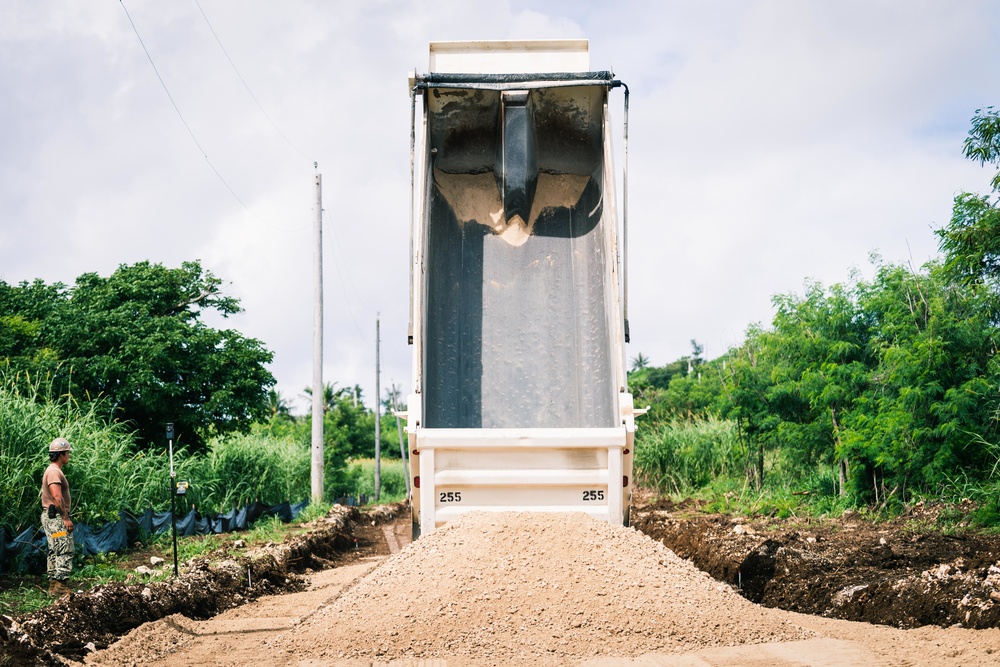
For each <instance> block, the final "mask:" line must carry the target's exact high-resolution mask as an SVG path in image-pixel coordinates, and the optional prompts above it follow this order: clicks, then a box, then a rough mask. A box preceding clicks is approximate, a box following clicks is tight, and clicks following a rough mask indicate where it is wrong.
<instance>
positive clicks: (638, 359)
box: [632, 352, 649, 371]
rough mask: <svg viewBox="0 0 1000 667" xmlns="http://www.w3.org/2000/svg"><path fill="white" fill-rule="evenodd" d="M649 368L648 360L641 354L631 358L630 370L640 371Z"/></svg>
mask: <svg viewBox="0 0 1000 667" xmlns="http://www.w3.org/2000/svg"><path fill="white" fill-rule="evenodd" d="M647 366H649V358H648V357H646V356H644V355H643V354H642V352H640V353H639V354H637V355H635V356H634V357H632V370H633V371H641V370H642V369H643V368H646V367H647Z"/></svg>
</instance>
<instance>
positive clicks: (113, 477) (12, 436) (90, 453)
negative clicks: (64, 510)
mask: <svg viewBox="0 0 1000 667" xmlns="http://www.w3.org/2000/svg"><path fill="white" fill-rule="evenodd" d="M103 407H105V406H103V404H102V403H101V402H100V401H92V402H86V403H77V402H75V401H74V400H73V399H72V398H69V397H62V398H58V399H47V400H41V398H40V394H39V392H38V391H37V389H31V388H30V387H27V388H26V385H25V383H23V382H19V383H17V384H15V383H14V382H10V381H8V380H7V379H6V378H4V377H3V376H2V374H0V525H2V526H6V527H7V528H9V529H13V530H18V529H22V528H26V527H28V526H30V525H35V526H37V525H38V524H39V515H40V514H41V501H40V498H39V493H40V490H41V479H42V473H43V472H44V470H45V468H46V466H48V464H49V460H48V444H49V442H51V441H52V439H53V438H55V437H57V436H62V437H65V438H67V439H68V440H69V441H70V442H71V443H72V444H73V452H72V454H71V455H70V461H69V463H68V464H67V465H66V467H65V469H64V472H65V474H66V477H67V479H68V480H69V483H70V493H71V496H72V500H73V518H74V520H76V521H82V522H84V523H87V524H90V525H92V526H97V525H100V524H101V523H103V522H105V521H111V520H115V519H117V518H118V513H119V511H120V510H122V509H131V510H142V509H144V508H146V507H150V506H152V507H154V508H156V509H165V508H166V507H168V506H169V504H170V490H169V489H170V464H169V460H168V455H167V452H165V451H163V450H162V449H138V448H137V447H136V445H135V440H134V438H133V435H132V433H131V432H130V431H129V430H128V429H127V427H125V426H124V425H122V424H120V423H108V422H107V421H106V420H105V419H104V417H103V414H106V411H102V408H103ZM309 465H310V453H309V448H308V447H307V446H302V445H301V444H298V443H296V442H295V441H294V440H293V439H292V438H291V437H284V438H282V437H274V436H269V435H267V434H266V433H256V432H255V433H251V434H247V435H230V436H225V437H219V438H215V439H213V440H211V441H210V442H209V450H208V453H207V454H202V455H192V454H190V453H188V452H187V451H186V450H185V449H184V448H183V447H178V448H177V449H176V450H175V451H174V468H175V471H176V474H177V479H178V480H185V481H188V482H190V484H191V492H190V494H189V495H188V496H186V498H185V504H194V505H196V507H197V508H198V510H199V511H200V512H202V513H203V514H211V513H214V512H220V511H228V510H229V509H232V508H233V507H235V506H237V505H239V504H241V503H242V502H245V501H255V500H256V501H260V502H262V503H264V504H269V505H270V504H276V503H279V502H282V501H285V500H300V499H303V498H307V497H309V492H310V472H309Z"/></svg>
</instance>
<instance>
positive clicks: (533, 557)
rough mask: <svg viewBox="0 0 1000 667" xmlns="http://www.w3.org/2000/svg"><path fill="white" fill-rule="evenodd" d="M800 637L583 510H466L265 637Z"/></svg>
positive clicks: (664, 646) (579, 646)
mask: <svg viewBox="0 0 1000 667" xmlns="http://www.w3.org/2000/svg"><path fill="white" fill-rule="evenodd" d="M810 636H812V635H811V633H809V632H806V631H804V630H802V629H801V628H799V627H797V626H794V625H792V624H790V623H788V622H787V621H785V620H782V619H781V617H780V615H779V614H777V613H775V612H772V611H770V610H768V609H762V608H760V607H758V606H756V605H753V604H751V603H750V602H748V601H746V600H745V599H743V598H742V597H740V596H739V595H738V594H737V593H735V592H733V590H732V589H731V588H730V587H729V586H727V585H725V584H720V583H719V582H717V581H714V580H713V579H712V578H711V577H709V576H708V575H706V574H704V573H702V572H700V571H699V570H697V569H696V568H695V567H693V566H692V565H691V564H690V563H688V562H687V561H684V560H681V559H680V558H678V557H677V556H675V555H674V554H673V553H672V552H670V551H669V550H668V549H666V548H664V547H663V546H662V545H660V544H658V543H656V542H654V541H652V540H650V539H649V538H648V537H646V536H645V535H642V534H641V533H638V532H636V531H634V530H630V529H627V528H622V527H618V526H611V525H609V524H607V523H603V522H598V521H595V520H593V519H591V518H589V517H587V516H586V515H583V514H519V513H503V514H485V513H471V514H467V515H463V516H462V517H461V518H459V519H458V520H456V521H454V522H452V523H450V524H448V525H447V526H445V527H444V528H441V529H439V530H438V531H436V532H434V533H432V534H431V535H427V536H425V537H424V538H422V539H421V540H419V541H418V542H415V543H413V544H411V545H410V546H408V547H407V548H405V549H404V550H403V551H401V552H400V553H398V554H396V555H395V556H393V557H391V558H390V559H389V560H387V561H386V562H385V563H383V564H382V565H381V566H379V567H378V568H376V569H375V570H374V571H372V573H371V574H369V575H368V576H366V577H365V578H363V579H362V580H361V581H360V582H358V584H357V585H356V586H354V587H353V588H351V589H350V590H348V591H347V592H346V593H345V594H344V595H342V596H341V597H340V598H339V599H338V600H337V601H336V602H334V603H333V604H332V605H331V606H330V607H328V608H326V609H324V610H323V611H321V612H320V613H318V614H316V615H315V616H313V617H312V618H311V619H309V620H308V621H306V622H305V623H303V624H301V625H300V626H298V627H297V628H296V629H295V630H294V631H292V632H290V633H288V634H287V635H285V636H284V637H283V638H281V639H280V640H278V641H277V642H275V643H273V644H272V645H271V647H270V648H271V649H278V650H282V649H283V650H287V651H291V652H292V653H294V654H295V655H296V656H299V657H300V658H306V657H314V658H318V659H323V658H325V659H337V658H347V659H350V658H365V659H368V660H377V661H379V662H386V661H389V660H393V659H398V658H414V657H415V658H421V659H427V658H436V657H442V656H450V657H453V658H454V657H458V658H460V659H461V658H465V659H466V660H473V659H474V660H475V662H476V664H525V663H526V662H530V663H533V664H541V663H565V662H566V660H567V659H583V658H589V657H595V656H602V655H613V656H636V655H640V654H643V653H646V652H650V651H659V652H664V653H673V652H680V651H690V650H694V649H697V648H702V647H708V646H721V645H737V644H749V643H762V642H774V641H789V640H795V639H802V638H806V637H810Z"/></svg>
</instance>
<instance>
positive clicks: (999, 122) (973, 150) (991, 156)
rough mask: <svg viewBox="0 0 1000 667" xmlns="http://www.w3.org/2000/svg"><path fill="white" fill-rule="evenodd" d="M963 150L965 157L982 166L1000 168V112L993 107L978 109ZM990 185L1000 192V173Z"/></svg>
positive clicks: (995, 175) (999, 172)
mask: <svg viewBox="0 0 1000 667" xmlns="http://www.w3.org/2000/svg"><path fill="white" fill-rule="evenodd" d="M963 149H964V150H965V157H967V158H969V159H970V160H978V161H979V164H980V165H982V166H985V165H986V163H987V162H988V163H990V164H992V165H996V166H1000V112H998V111H996V110H995V109H994V108H993V107H986V109H985V110H983V109H976V113H975V115H974V116H973V117H972V128H971V129H970V130H969V136H967V137H966V138H965V143H964V144H963ZM990 185H992V186H993V190H994V191H997V190H1000V171H998V172H997V173H996V174H994V176H993V180H992V181H991V182H990Z"/></svg>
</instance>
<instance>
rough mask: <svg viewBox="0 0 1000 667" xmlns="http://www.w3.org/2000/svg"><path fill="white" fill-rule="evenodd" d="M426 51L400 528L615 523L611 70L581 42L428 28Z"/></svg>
mask: <svg viewBox="0 0 1000 667" xmlns="http://www.w3.org/2000/svg"><path fill="white" fill-rule="evenodd" d="M430 65H431V72H430V73H428V74H424V75H421V76H416V75H413V76H412V77H411V90H412V91H413V93H412V94H413V99H414V108H415V109H418V108H419V109H422V113H420V117H421V118H422V123H419V122H418V123H415V130H414V138H415V142H414V143H415V146H418V147H419V149H415V155H417V156H418V157H417V158H416V160H415V178H414V182H415V186H416V193H415V196H414V200H415V202H416V215H415V218H416V219H415V222H414V229H413V243H412V245H413V277H412V285H411V294H412V299H411V308H412V311H411V335H412V342H413V344H414V355H413V367H414V374H413V375H414V388H413V393H412V394H411V395H410V397H409V407H408V414H407V423H408V425H407V433H408V435H409V449H410V456H411V457H412V465H411V475H412V477H413V479H412V482H413V483H412V489H413V497H412V507H413V520H414V532H415V534H419V532H421V531H423V532H429V531H431V530H433V529H434V528H435V527H437V526H439V525H441V524H443V523H445V522H447V521H448V520H450V519H452V518H454V517H455V516H457V515H458V514H461V513H462V512H467V511H472V510H486V511H504V510H525V511H574V510H579V511H583V512H587V513H589V514H591V515H593V516H596V517H600V518H602V519H606V520H608V521H611V522H614V523H621V522H627V511H628V505H629V498H630V495H631V484H630V481H631V471H632V453H631V451H632V439H633V433H634V430H635V428H634V420H633V417H634V410H633V407H632V397H631V395H630V394H629V393H628V390H627V386H626V374H625V353H624V343H625V331H626V326H627V325H626V324H625V320H624V314H623V309H622V295H621V292H622V290H621V286H620V280H619V255H618V248H617V242H616V232H617V225H618V222H617V220H616V215H615V213H616V202H615V188H614V183H615V178H614V171H613V166H612V160H611V143H612V142H611V137H610V121H609V117H608V95H609V91H610V90H611V89H612V88H615V87H617V86H618V85H620V84H619V82H618V81H616V80H615V79H614V77H613V75H612V74H611V73H610V72H593V71H589V56H588V53H587V43H586V41H579V40H573V41H555V42H552V41H546V42H452V43H434V44H431V62H430ZM418 99H419V101H421V102H422V105H421V106H419V107H418V106H417V100H418ZM415 116H416V114H415ZM416 128H419V130H422V131H418V130H417V129H416Z"/></svg>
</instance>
